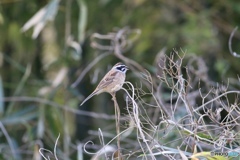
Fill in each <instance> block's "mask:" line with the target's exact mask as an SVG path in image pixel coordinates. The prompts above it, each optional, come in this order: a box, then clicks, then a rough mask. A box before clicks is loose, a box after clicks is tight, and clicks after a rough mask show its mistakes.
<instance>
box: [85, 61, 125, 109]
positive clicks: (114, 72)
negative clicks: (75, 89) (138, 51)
mask: <svg viewBox="0 0 240 160" xmlns="http://www.w3.org/2000/svg"><path fill="white" fill-rule="evenodd" d="M127 70H128V67H127V66H125V65H124V64H122V63H120V62H119V63H117V64H115V65H114V66H113V67H112V69H111V70H110V71H109V72H108V73H107V74H106V75H105V76H104V77H103V79H102V80H101V81H100V83H99V84H98V86H97V88H96V89H95V90H94V91H93V92H92V93H91V94H90V95H89V96H88V97H87V98H86V99H85V100H84V101H83V102H82V103H81V105H83V104H84V103H85V102H86V101H87V100H89V99H90V98H92V97H93V96H95V95H98V94H100V93H103V92H107V93H110V94H113V93H115V92H117V91H118V90H120V89H121V88H122V85H123V83H124V82H125V78H126V72H127ZM81 105H80V106H81Z"/></svg>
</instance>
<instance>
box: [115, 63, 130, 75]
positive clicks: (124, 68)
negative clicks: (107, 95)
mask: <svg viewBox="0 0 240 160" xmlns="http://www.w3.org/2000/svg"><path fill="white" fill-rule="evenodd" d="M116 69H117V70H119V71H121V72H123V73H125V72H126V71H127V70H128V68H127V66H125V65H123V64H121V65H118V66H116Z"/></svg>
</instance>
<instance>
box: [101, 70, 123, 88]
mask: <svg viewBox="0 0 240 160" xmlns="http://www.w3.org/2000/svg"><path fill="white" fill-rule="evenodd" d="M117 73H118V72H113V73H110V72H109V73H108V74H107V75H106V76H105V77H104V78H103V79H102V80H101V82H100V83H99V85H98V87H97V88H99V89H102V88H105V87H107V86H109V85H110V84H111V83H112V82H113V81H114V79H115V76H116V74H117Z"/></svg>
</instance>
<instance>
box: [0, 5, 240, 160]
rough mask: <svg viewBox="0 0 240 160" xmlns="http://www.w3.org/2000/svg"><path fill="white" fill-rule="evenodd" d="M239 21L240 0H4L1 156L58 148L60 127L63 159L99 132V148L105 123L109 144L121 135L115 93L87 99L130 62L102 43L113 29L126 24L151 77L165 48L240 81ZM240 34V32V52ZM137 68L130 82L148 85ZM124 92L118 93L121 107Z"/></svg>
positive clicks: (222, 78) (0, 15)
mask: <svg viewBox="0 0 240 160" xmlns="http://www.w3.org/2000/svg"><path fill="white" fill-rule="evenodd" d="M239 23H240V4H239V1H237V0H232V1H223V0H221V1H219V0H218V1H217V0H211V1H209V0H202V1H190V0H184V1H178V0H168V1H163V0H162V1H161V0H153V1H148V0H131V1H129V0H118V1H114V0H91V1H87V0H67V1H63V0H62V1H61V0H51V1H50V0H31V1H27V0H0V71H1V75H0V76H1V77H0V122H1V123H0V148H1V149H0V159H6V158H7V157H8V158H9V157H11V158H13V159H38V158H39V159H41V156H40V155H39V152H38V149H39V148H45V149H48V150H51V151H52V152H53V148H54V145H55V142H56V139H57V137H58V135H59V134H60V138H59V140H58V155H59V159H61V158H62V159H80V158H79V157H81V156H83V157H85V159H88V158H89V157H88V155H87V154H85V153H84V154H81V153H79V152H80V151H79V150H78V147H79V146H80V147H81V146H82V145H83V144H84V143H85V142H87V141H89V140H91V141H93V142H94V143H95V145H92V146H89V148H88V149H89V151H92V152H96V151H97V150H98V149H99V148H98V146H99V145H101V143H100V140H99V137H98V134H99V132H98V131H99V130H98V129H99V128H100V129H101V130H102V131H103V132H105V134H106V137H105V140H106V142H108V141H109V140H111V139H112V137H114V134H115V132H116V130H115V118H114V107H113V102H112V100H111V96H110V95H108V94H106V93H103V94H101V95H98V96H94V97H93V98H91V99H90V100H89V101H88V102H86V103H85V104H84V105H83V106H81V107H80V106H79V104H80V103H81V102H82V101H83V99H84V98H86V96H88V95H89V94H90V93H91V92H92V91H93V90H94V89H95V87H96V86H97V84H98V82H99V81H100V80H101V78H102V77H103V76H104V75H105V73H106V72H107V71H108V70H109V69H110V68H111V67H112V66H113V65H114V64H115V63H117V62H119V61H123V62H124V63H127V62H128V61H124V59H121V57H119V56H117V55H116V53H115V50H114V49H111V47H107V48H102V47H101V46H97V45H96V43H97V44H101V45H104V46H111V45H113V44H112V39H111V38H109V35H112V34H113V35H114V34H116V33H119V31H122V30H124V32H125V33H126V34H127V38H128V40H129V41H128V42H127V45H126V46H124V47H123V48H122V50H121V52H120V54H123V55H124V56H125V57H128V58H129V59H131V60H133V61H135V62H137V63H138V64H140V65H141V67H142V68H144V69H146V70H148V71H149V72H150V74H152V75H153V76H154V75H155V73H156V70H157V67H156V57H157V55H158V53H160V52H161V51H164V53H165V54H166V55H170V53H171V52H172V50H173V49H176V50H178V51H179V52H184V53H185V56H186V57H188V56H198V57H201V58H202V59H203V61H204V62H205V64H206V66H207V68H208V70H207V73H208V76H209V78H210V79H211V81H215V82H219V83H228V82H230V83H232V84H233V85H235V87H237V88H238V89H239V88H240V87H239V82H237V79H238V75H239V74H240V69H239V67H240V66H239V59H238V58H237V57H234V56H233V55H232V54H231V53H230V51H229V47H228V43H229V37H230V34H231V33H232V31H233V30H234V28H235V27H236V26H238V25H239ZM101 35H102V37H101ZM107 35H108V36H107ZM106 37H107V38H106ZM239 41H240V32H239V30H237V31H236V32H235V34H234V37H233V39H232V44H231V46H232V49H233V51H235V52H237V53H240V48H239ZM186 63H187V62H186ZM134 72H136V70H134V69H133V70H130V71H128V73H127V80H128V81H131V82H132V84H133V85H136V86H141V84H142V83H141V81H140V80H139V77H138V76H137V75H136V74H135V73H134ZM125 96H126V95H125V94H124V92H123V91H119V92H118V93H117V99H118V101H119V105H120V106H123V107H121V111H122V114H127V113H126V110H125V109H124V104H125V100H124V97H125ZM146 98H147V97H146ZM122 125H124V123H122ZM46 154H47V153H46ZM49 155H51V154H49ZM80 155H81V156H80Z"/></svg>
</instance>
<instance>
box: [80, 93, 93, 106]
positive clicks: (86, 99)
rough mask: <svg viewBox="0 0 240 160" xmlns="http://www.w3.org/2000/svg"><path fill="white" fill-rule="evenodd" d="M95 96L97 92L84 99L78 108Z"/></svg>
mask: <svg viewBox="0 0 240 160" xmlns="http://www.w3.org/2000/svg"><path fill="white" fill-rule="evenodd" d="M96 94H97V91H94V92H92V93H91V94H90V95H89V96H88V97H87V98H85V99H84V101H83V102H82V103H81V104H80V106H81V105H83V104H84V103H85V102H86V101H88V100H89V99H90V98H92V97H93V96H94V95H96Z"/></svg>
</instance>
